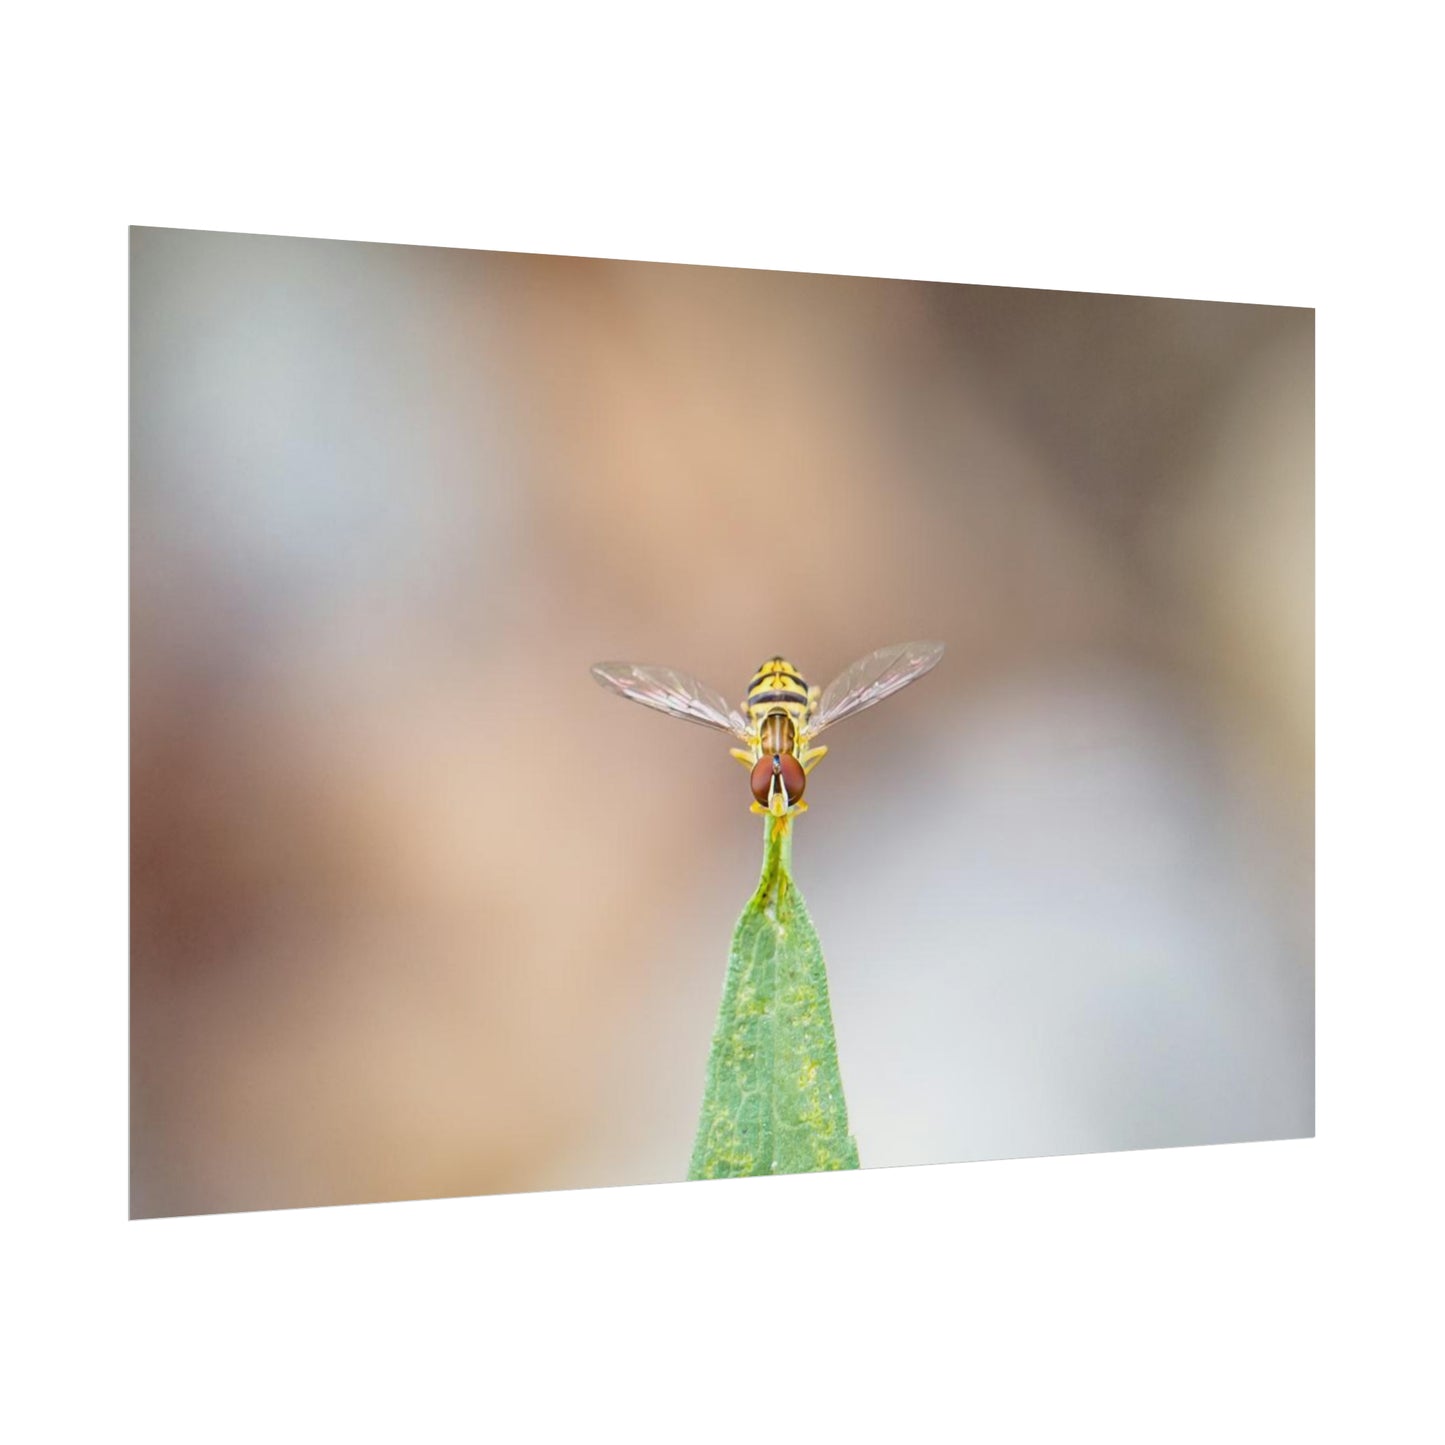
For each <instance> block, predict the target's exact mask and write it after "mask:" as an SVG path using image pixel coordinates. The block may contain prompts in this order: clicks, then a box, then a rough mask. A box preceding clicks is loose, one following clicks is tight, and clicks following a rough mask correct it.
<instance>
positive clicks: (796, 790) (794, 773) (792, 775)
mask: <svg viewBox="0 0 1445 1445" xmlns="http://www.w3.org/2000/svg"><path fill="white" fill-rule="evenodd" d="M778 761H779V763H780V764H781V765H782V778H783V786H784V787H785V788H786V789H787V790H788V801H789V802H790V803H796V802H797V801H798V799H799V798H801V797H802V796H803V789H804V788H806V787H807V786H808V775H807V773H805V772H804V771H803V765H802V763H800V762H799V761H798V760H797V758H795V757H794V756H793V755H792V753H784V754H783V755H782V757H780V758H779V759H778Z"/></svg>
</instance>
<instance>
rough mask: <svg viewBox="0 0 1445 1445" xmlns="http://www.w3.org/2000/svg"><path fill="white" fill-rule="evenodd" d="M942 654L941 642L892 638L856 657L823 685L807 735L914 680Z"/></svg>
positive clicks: (877, 700) (820, 730)
mask: <svg viewBox="0 0 1445 1445" xmlns="http://www.w3.org/2000/svg"><path fill="white" fill-rule="evenodd" d="M942 656H943V644H942V643H941V642H895V643H894V644H893V645H892V646H891V647H880V648H879V649H878V651H877V652H870V653H869V654H868V656H867V657H860V658H859V659H858V661H857V662H855V663H854V664H853V665H852V666H851V667H848V668H845V669H844V670H843V671H842V672H841V673H840V674H839V675H838V676H837V677H835V678H834V679H833V681H832V682H830V683H829V684H828V686H827V687H826V688H824V689H823V695H822V697H820V698H819V699H818V706H817V709H816V710H815V711H814V713H813V716H812V718H811V719H810V720H809V722H808V728H807V731H808V736H809V738H815V737H817V735H818V734H819V733H820V732H822V731H823V729H824V728H826V727H831V726H832V725H833V724H834V723H835V722H841V721H842V720H843V719H844V718H845V717H852V716H853V714H854V713H855V712H862V711H863V709H864V708H865V707H872V706H873V705H874V703H879V702H882V701H883V699H884V698H885V697H890V696H892V694H893V693H895V692H897V691H898V689H899V688H900V687H907V686H908V684H909V683H910V682H916V681H917V680H918V679H919V678H920V677H922V676H923V674H924V673H925V672H928V671H929V670H930V669H931V668H932V667H933V666H934V664H935V663H937V661H938V659H939V658H940V657H942Z"/></svg>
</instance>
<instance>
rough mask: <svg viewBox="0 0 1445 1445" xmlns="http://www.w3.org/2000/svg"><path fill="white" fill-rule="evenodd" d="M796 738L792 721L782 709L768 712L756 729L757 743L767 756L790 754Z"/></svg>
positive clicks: (795, 728)
mask: <svg viewBox="0 0 1445 1445" xmlns="http://www.w3.org/2000/svg"><path fill="white" fill-rule="evenodd" d="M797 737H798V730H797V727H796V726H795V724H794V722H793V719H792V718H791V717H790V716H789V715H788V713H787V712H786V711H784V710H783V709H782V708H778V709H776V710H774V711H772V712H769V713H768V714H767V715H766V716H765V717H764V718H763V722H762V726H761V727H760V728H759V729H758V741H759V743H761V744H762V749H763V752H764V753H766V754H769V755H771V754H773V753H791V752H792V751H793V745H794V743H795V742H796V741H797Z"/></svg>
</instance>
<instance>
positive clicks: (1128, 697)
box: [130, 227, 1314, 1218]
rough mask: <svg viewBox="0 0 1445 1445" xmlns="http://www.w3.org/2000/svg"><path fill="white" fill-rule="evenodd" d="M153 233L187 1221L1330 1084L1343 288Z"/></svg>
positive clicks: (1046, 1147)
mask: <svg viewBox="0 0 1445 1445" xmlns="http://www.w3.org/2000/svg"><path fill="white" fill-rule="evenodd" d="M130 246H131V1099H130V1106H131V1171H132V1177H131V1212H132V1216H133V1217H135V1218H158V1217H165V1216H176V1215H187V1214H202V1213H218V1212H231V1211H241V1210H256V1209H281V1208H295V1207H301V1206H308V1205H335V1204H353V1203H364V1202H376V1201H390V1200H407V1199H425V1198H437V1197H445V1196H459V1195H478V1194H493V1193H508V1192H519V1191H533V1190H547V1189H575V1188H585V1187H594V1186H603V1185H624V1184H645V1183H663V1182H682V1181H685V1180H693V1181H718V1180H724V1179H730V1178H731V1179H736V1178H738V1177H741V1176H759V1175H770V1174H771V1175H776V1174H790V1173H799V1172H846V1171H850V1170H853V1169H857V1168H864V1169H867V1168H882V1167H889V1166H900V1165H918V1164H938V1163H958V1162H969V1161H986V1160H1005V1159H1010V1158H1019V1157H1029V1156H1039V1155H1060V1154H1077V1153H1086V1152H1096V1151H1113V1150H1127V1149H1147V1148H1160V1147H1169V1146H1181V1145H1204V1144H1224V1143H1243V1142H1246V1141H1258V1140H1270V1139H1284V1138H1297V1137H1301V1136H1308V1135H1310V1134H1312V1133H1313V1129H1314V1043H1313V1040H1314V1004H1313V999H1314V992H1313V939H1312V916H1313V768H1314V764H1313V737H1314V718H1313V430H1314V391H1313V365H1314V362H1313V351H1314V315H1313V312H1311V311H1309V310H1304V309H1300V308H1297V307H1284V306H1272V305H1267V304H1260V302H1259V300H1258V298H1241V299H1240V300H1238V301H1218V300H1209V301H1203V300H1188V299H1170V298H1156V297H1139V296H1118V295H1094V294H1085V293H1077V292H1063V291H1048V290H1021V289H1010V288H1004V287H993V286H984V285H965V284H955V283H944V282H923V281H911V280H889V279H883V278H869V277H848V276H830V275H813V274H805V273H797V272H773V271H759V270H737V269H728V268H724V267H709V266H693V265H683V264H664V263H658V262H633V261H621V260H603V259H588V258H577V257H564V256H545V255H523V254H515V253H503V252H488V251H468V250H458V249H441V248H431V247H421V246H402V245H383V244H376V243H364V242H354V241H332V240H311V239H302V238H290V237H277V236H262V235H241V234H228V233H217V232H203V231H182V230H163V229H155V228H145V227H139V228H135V229H134V230H132V232H131V237H130ZM620 701H626V702H628V703H631V704H641V706H626V707H624V706H621V705H619V702H620ZM679 722H685V723H690V724H694V726H687V727H683V726H678V723H679ZM835 1184H836V1185H837V1186H838V1187H846V1186H843V1185H842V1184H841V1181H835V1180H828V1181H819V1187H820V1188H823V1189H824V1190H825V1192H826V1190H827V1189H831V1188H833V1187H834V1186H835ZM688 1187H690V1188H691V1187H697V1188H730V1187H735V1186H732V1185H723V1184H717V1183H711V1182H710V1183H697V1184H690V1185H689V1186H688ZM738 1187H742V1186H738ZM745 1187H754V1186H745ZM756 1187H764V1188H766V1187H769V1186H767V1185H760V1186H756ZM820 1197H821V1196H820Z"/></svg>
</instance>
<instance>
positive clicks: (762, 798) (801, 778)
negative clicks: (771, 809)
mask: <svg viewBox="0 0 1445 1445" xmlns="http://www.w3.org/2000/svg"><path fill="white" fill-rule="evenodd" d="M774 777H776V779H777V782H776V783H775V782H774V781H773V780H774ZM748 782H749V784H750V786H751V787H752V790H753V797H755V798H756V799H757V800H758V802H759V803H761V804H762V805H763V807H765V808H766V807H767V806H768V798H769V796H770V794H771V793H772V792H773V790H774V788H775V787H780V788H782V789H784V790H785V791H786V792H787V795H788V802H789V803H796V802H797V801H798V799H799V798H801V797H802V796H803V789H804V787H806V786H807V782H808V775H807V774H806V773H805V772H804V771H803V765H802V764H801V763H800V762H799V761H798V760H797V758H795V757H794V756H793V755H792V753H768V754H766V755H765V756H764V757H761V758H759V759H758V761H757V763H756V764H754V766H753V772H752V777H751V778H749V779H748Z"/></svg>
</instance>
